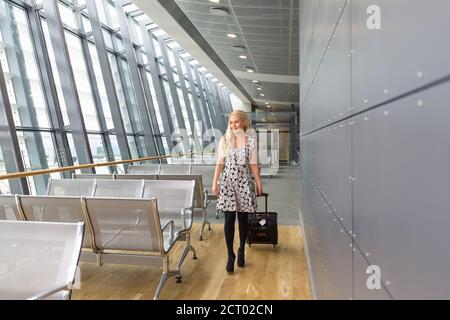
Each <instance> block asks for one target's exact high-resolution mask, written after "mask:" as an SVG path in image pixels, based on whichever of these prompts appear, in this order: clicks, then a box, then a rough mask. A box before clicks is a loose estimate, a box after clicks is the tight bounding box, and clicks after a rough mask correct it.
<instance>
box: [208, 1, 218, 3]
mask: <svg viewBox="0 0 450 320" xmlns="http://www.w3.org/2000/svg"><path fill="white" fill-rule="evenodd" d="M209 1H210V2H214V3H219V2H220V0H209Z"/></svg>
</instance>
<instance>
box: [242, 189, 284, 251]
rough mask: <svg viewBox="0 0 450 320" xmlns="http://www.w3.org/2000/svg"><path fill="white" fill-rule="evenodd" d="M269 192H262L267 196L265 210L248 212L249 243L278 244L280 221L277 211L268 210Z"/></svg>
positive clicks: (263, 195) (262, 195)
mask: <svg viewBox="0 0 450 320" xmlns="http://www.w3.org/2000/svg"><path fill="white" fill-rule="evenodd" d="M268 196H269V194H268V193H263V194H261V197H265V205H266V209H265V212H255V213H249V214H248V238H247V242H248V245H249V246H251V245H252V244H254V243H256V244H272V245H273V246H274V247H275V246H276V245H277V244H278V222H277V213H276V212H267V197H268Z"/></svg>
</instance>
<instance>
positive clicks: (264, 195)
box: [255, 192, 269, 216]
mask: <svg viewBox="0 0 450 320" xmlns="http://www.w3.org/2000/svg"><path fill="white" fill-rule="evenodd" d="M257 197H264V198H265V199H264V203H265V206H266V209H265V213H266V216H267V198H268V197H269V194H268V193H265V192H263V193H261V194H260V195H257ZM255 216H256V211H255Z"/></svg>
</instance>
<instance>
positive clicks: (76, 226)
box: [0, 221, 84, 300]
mask: <svg viewBox="0 0 450 320" xmlns="http://www.w3.org/2000/svg"><path fill="white" fill-rule="evenodd" d="M83 227H84V224H83V223H53V222H26V221H0V299H2V300H25V299H31V300H35V299H69V298H70V293H71V289H70V285H71V284H72V283H73V281H74V279H75V273H76V268H77V264H78V259H79V256H80V251H81V244H82V240H83Z"/></svg>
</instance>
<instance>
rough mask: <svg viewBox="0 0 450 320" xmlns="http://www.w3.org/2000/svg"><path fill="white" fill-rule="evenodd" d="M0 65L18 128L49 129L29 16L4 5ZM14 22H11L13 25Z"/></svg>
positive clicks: (0, 9)
mask: <svg viewBox="0 0 450 320" xmlns="http://www.w3.org/2000/svg"><path fill="white" fill-rule="evenodd" d="M0 19H1V20H3V22H4V23H0V63H1V64H2V68H3V72H4V76H5V80H6V87H7V91H8V97H9V100H10V103H11V109H12V112H13V118H14V123H15V125H16V126H24V127H34V128H36V127H40V128H49V127H50V123H49V119H48V113H47V106H46V102H45V100H44V96H43V91H42V86H41V81H40V76H39V73H38V69H37V63H36V58H35V52H34V48H33V44H32V40H31V35H30V32H29V29H28V28H29V25H28V20H27V17H26V14H25V12H24V11H23V10H22V9H20V8H18V7H15V6H13V5H11V4H7V3H6V2H4V1H0ZM9 20H11V21H9Z"/></svg>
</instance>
